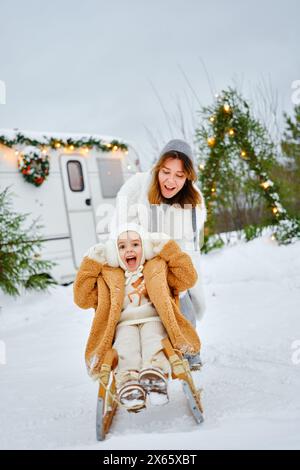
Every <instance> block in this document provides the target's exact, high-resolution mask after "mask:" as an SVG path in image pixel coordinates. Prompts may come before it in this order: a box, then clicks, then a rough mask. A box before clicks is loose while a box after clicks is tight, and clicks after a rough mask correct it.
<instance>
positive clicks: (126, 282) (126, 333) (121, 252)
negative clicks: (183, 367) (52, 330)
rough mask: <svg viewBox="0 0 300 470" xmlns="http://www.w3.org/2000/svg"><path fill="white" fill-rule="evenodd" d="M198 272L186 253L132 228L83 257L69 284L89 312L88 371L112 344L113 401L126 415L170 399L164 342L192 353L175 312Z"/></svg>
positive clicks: (95, 371) (95, 369) (189, 332)
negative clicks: (114, 362)
mask: <svg viewBox="0 0 300 470" xmlns="http://www.w3.org/2000/svg"><path fill="white" fill-rule="evenodd" d="M196 281H197V272H196V270H195V268H194V267H193V263H192V260H191V259H190V257H189V255H187V254H186V253H184V252H183V251H181V249H180V247H179V245H178V244H177V243H176V242H175V241H173V240H171V239H169V237H168V236H166V235H165V234H161V233H151V234H149V233H147V232H145V231H144V230H143V228H142V227H141V226H138V225H137V224H134V223H131V224H126V225H125V226H123V227H120V228H119V229H118V230H117V231H116V232H115V234H114V235H113V237H112V238H111V239H110V240H109V241H108V242H106V244H98V245H95V246H94V247H92V248H91V249H90V250H89V251H88V252H87V253H86V255H85V256H84V259H83V261H82V263H81V266H80V268H79V271H78V273H77V276H76V279H75V282H74V300H75V303H76V304H77V305H78V306H80V307H82V308H91V307H94V308H95V310H96V312H95V317H94V320H93V324H92V329H91V332H90V336H89V339H88V343H87V347H86V353H85V358H86V364H87V368H88V371H89V374H90V375H91V376H92V377H93V378H95V379H97V378H98V377H99V372H100V369H101V365H102V362H103V358H104V355H105V353H106V351H107V350H109V349H110V348H111V347H114V348H115V349H116V350H117V352H118V357H119V362H118V366H117V369H116V372H115V377H116V385H117V391H118V396H119V400H120V401H121V403H123V404H125V405H126V406H127V409H128V410H131V411H139V410H141V409H142V408H144V406H145V403H146V397H147V395H148V396H149V399H150V403H152V404H158V403H165V402H166V401H167V400H168V393H167V382H168V376H169V362H168V360H167V358H166V357H165V355H164V352H163V350H162V343H161V341H162V339H163V338H165V337H169V339H170V341H171V343H172V345H173V347H174V348H176V349H179V350H180V351H181V352H182V353H183V354H186V353H188V354H192V355H193V354H197V353H198V352H199V349H200V340H199V337H198V335H197V333H196V331H195V329H194V328H193V326H192V324H191V323H190V322H189V321H188V320H187V319H186V318H185V317H184V315H183V314H182V313H181V312H180V310H179V292H181V291H184V290H186V289H188V288H190V287H192V286H193V285H194V284H195V282H196Z"/></svg>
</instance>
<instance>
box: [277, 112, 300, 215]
mask: <svg viewBox="0 0 300 470" xmlns="http://www.w3.org/2000/svg"><path fill="white" fill-rule="evenodd" d="M284 117H285V124H286V129H285V132H284V135H283V139H282V141H281V149H282V153H283V155H284V156H285V157H287V158H286V160H287V164H286V167H285V169H284V170H285V171H284V176H285V181H286V184H287V186H288V201H287V204H288V206H289V208H290V211H291V212H292V213H293V215H294V216H296V217H300V199H299V186H300V104H299V105H296V106H295V108H294V118H293V117H291V116H289V115H288V114H287V113H284Z"/></svg>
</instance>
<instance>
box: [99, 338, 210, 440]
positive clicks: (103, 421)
mask: <svg viewBox="0 0 300 470" xmlns="http://www.w3.org/2000/svg"><path fill="white" fill-rule="evenodd" d="M162 344H163V350H164V353H165V355H166V357H167V358H168V360H169V362H170V366H171V374H172V378H173V379H179V380H180V381H181V383H182V387H183V392H184V393H185V395H186V397H187V400H188V405H189V408H190V410H191V412H192V414H193V416H194V418H195V421H196V423H197V424H200V423H202V422H203V420H204V418H203V407H202V403H201V396H200V393H201V392H200V391H199V390H197V388H196V387H195V384H194V381H193V377H192V375H191V372H190V368H189V364H188V361H187V359H183V357H182V355H181V354H180V353H177V352H176V351H175V350H174V349H173V347H172V345H171V343H170V341H169V339H168V338H165V339H164V340H163V341H162ZM117 364H118V354H117V351H116V350H115V349H111V350H110V351H108V352H107V353H106V355H105V358H104V361H103V364H102V367H101V371H100V380H99V382H100V384H99V392H98V400H97V414H96V436H97V440H98V441H103V440H104V439H105V436H106V434H107V433H108V432H109V429H110V426H111V423H112V420H113V417H114V414H115V412H116V410H117V407H118V400H117V391H116V384H115V377H114V369H115V368H116V366H117Z"/></svg>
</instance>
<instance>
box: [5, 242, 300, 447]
mask: <svg viewBox="0 0 300 470" xmlns="http://www.w3.org/2000/svg"><path fill="white" fill-rule="evenodd" d="M202 259H203V271H204V275H205V280H204V282H205V291H206V301H207V311H206V314H205V317H204V318H203V320H202V322H201V323H200V324H199V327H198V329H199V334H200V336H201V339H202V343H203V352H202V357H203V360H204V367H203V370H202V372H201V373H200V374H198V375H197V377H196V380H197V383H198V384H199V385H200V386H201V387H203V389H204V394H203V404H204V408H205V422H204V423H203V424H202V425H200V426H197V425H196V424H195V422H194V420H193V418H192V416H191V415H190V413H189V410H188V408H187V404H186V400H185V397H184V395H183V392H182V391H181V387H180V384H179V383H177V382H174V381H173V382H172V384H171V390H170V392H171V393H170V395H171V401H170V403H169V404H168V405H165V406H163V407H154V408H150V409H147V410H146V411H145V412H142V413H139V414H137V415H136V414H129V413H127V412H126V411H124V410H119V411H118V412H117V415H116V416H115V418H114V421H113V424H112V427H111V432H110V433H109V435H108V436H107V439H106V441H104V442H97V441H96V439H95V405H96V395H97V384H96V383H94V382H93V381H91V380H90V379H89V377H88V376H87V374H86V370H85V365H84V361H83V354H84V348H85V342H86V339H87V336H88V332H89V328H90V324H91V320H92V315H93V311H92V310H89V311H85V310H80V309H79V308H77V307H76V306H75V305H74V304H73V301H72V286H69V287H58V288H56V289H51V291H50V293H48V294H36V293H34V294H26V295H24V296H22V298H20V299H18V300H13V299H11V298H9V297H7V296H4V295H2V296H1V300H0V305H1V306H2V310H1V314H0V322H1V323H0V344H1V345H2V350H3V347H4V344H5V347H6V365H0V377H1V378H0V387H1V388H0V428H1V433H0V448H1V449H54V448H55V449H56V448H78V449H79V448H81V449H220V448H226V449H228V448H231V449H232V448H233V449H240V448H259V449H262V448H298V449H299V448H300V243H297V244H294V245H291V246H286V247H284V246H281V247H278V246H277V245H276V243H274V242H272V241H271V240H270V238H268V237H264V238H260V239H256V240H254V241H252V242H250V243H247V244H245V243H239V244H237V245H236V246H233V247H227V248H225V249H223V250H221V251H218V252H214V253H210V254H209V255H206V256H203V258H202ZM297 341H298V342H297ZM3 359H4V358H3V351H2V359H1V360H2V362H3Z"/></svg>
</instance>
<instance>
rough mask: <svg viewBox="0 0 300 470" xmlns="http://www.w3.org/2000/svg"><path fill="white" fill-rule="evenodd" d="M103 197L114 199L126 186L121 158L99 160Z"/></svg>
mask: <svg viewBox="0 0 300 470" xmlns="http://www.w3.org/2000/svg"><path fill="white" fill-rule="evenodd" d="M97 163H98V170H99V176H100V184H101V192H102V197H107V198H114V197H116V196H117V194H118V192H119V189H120V188H121V186H122V185H123V184H124V176H123V169H122V162H121V160H120V159H119V158H111V157H110V158H106V157H102V158H98V159H97Z"/></svg>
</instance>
